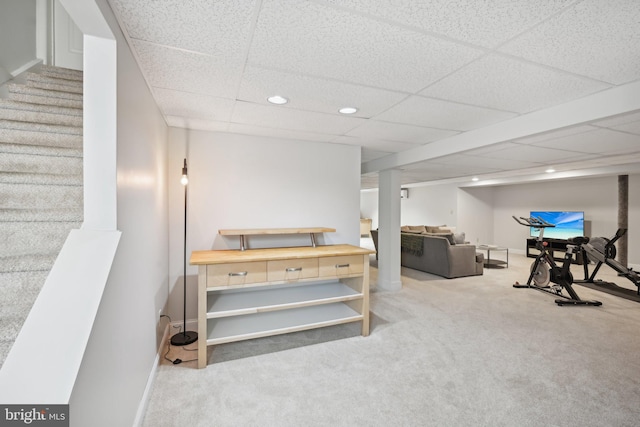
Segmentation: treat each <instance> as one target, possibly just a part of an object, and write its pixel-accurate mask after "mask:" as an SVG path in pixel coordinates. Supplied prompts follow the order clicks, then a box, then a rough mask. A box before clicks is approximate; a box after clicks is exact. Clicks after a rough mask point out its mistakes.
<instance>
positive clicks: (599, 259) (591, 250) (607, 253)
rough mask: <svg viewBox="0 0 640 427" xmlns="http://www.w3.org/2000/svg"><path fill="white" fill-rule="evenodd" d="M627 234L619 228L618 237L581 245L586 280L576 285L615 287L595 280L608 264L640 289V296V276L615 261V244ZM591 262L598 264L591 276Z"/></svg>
mask: <svg viewBox="0 0 640 427" xmlns="http://www.w3.org/2000/svg"><path fill="white" fill-rule="evenodd" d="M626 232H627V229H626V228H619V229H618V231H616V235H615V236H613V237H612V238H611V239H607V238H606V237H594V238H592V239H590V240H589V241H588V242H586V243H583V244H582V245H580V249H581V250H582V259H584V280H576V281H575V283H593V284H596V285H597V284H609V285H615V283H610V282H603V281H602V280H595V277H596V274H598V270H600V267H602V264H607V265H608V266H609V267H611V268H613V269H614V270H615V271H616V272H617V273H618V275H619V276H622V277H625V278H627V279H629V280H630V281H631V282H632V283H633V284H634V285H636V286H637V287H638V292H637V294H638V295H640V274H638V272H636V271H633V270H632V269H631V268H627V267H626V266H624V265H622V264H621V263H619V262H618V261H616V259H615V258H616V247H615V243H616V241H618V239H619V238H621V237H622V236H624V235H625V233H626ZM589 261H594V262H596V263H597V264H596V266H595V268H594V269H593V272H592V273H591V275H589V268H588V265H589Z"/></svg>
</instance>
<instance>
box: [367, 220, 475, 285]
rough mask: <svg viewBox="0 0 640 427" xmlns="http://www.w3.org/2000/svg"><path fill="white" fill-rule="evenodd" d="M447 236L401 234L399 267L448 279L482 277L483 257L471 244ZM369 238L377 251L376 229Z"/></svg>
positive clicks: (440, 234)
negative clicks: (456, 241)
mask: <svg viewBox="0 0 640 427" xmlns="http://www.w3.org/2000/svg"><path fill="white" fill-rule="evenodd" d="M450 234H451V233H448V234H447V233H437V234H436V233H404V232H403V233H401V234H400V240H401V241H400V244H401V253H400V263H401V265H402V266H403V267H408V268H413V269H415V270H420V271H424V272H426V273H431V274H436V275H438V276H442V277H446V278H448V279H453V278H455V277H465V276H477V275H481V274H483V264H484V255H483V254H481V253H476V247H475V246H474V245H470V244H466V243H462V244H456V243H455V241H454V239H453V238H452V236H450ZM371 237H372V239H373V243H374V245H375V248H376V252H377V251H378V230H371ZM376 256H377V255H376Z"/></svg>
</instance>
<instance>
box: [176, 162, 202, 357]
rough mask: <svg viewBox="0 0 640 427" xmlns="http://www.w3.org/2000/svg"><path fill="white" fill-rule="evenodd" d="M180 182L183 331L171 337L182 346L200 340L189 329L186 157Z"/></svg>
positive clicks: (196, 334)
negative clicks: (182, 191) (182, 190)
mask: <svg viewBox="0 0 640 427" xmlns="http://www.w3.org/2000/svg"><path fill="white" fill-rule="evenodd" d="M180 183H181V184H182V185H183V186H184V254H183V258H182V262H183V267H184V271H183V273H184V275H183V276H182V277H183V282H182V286H183V289H182V303H183V307H182V313H183V316H184V317H183V322H184V323H183V324H182V332H178V333H177V334H175V335H174V336H172V337H171V345H175V346H182V345H187V344H191V343H193V342H196V341H197V340H198V333H197V332H193V331H187V184H188V183H189V176H188V175H187V159H184V166H183V167H182V178H180Z"/></svg>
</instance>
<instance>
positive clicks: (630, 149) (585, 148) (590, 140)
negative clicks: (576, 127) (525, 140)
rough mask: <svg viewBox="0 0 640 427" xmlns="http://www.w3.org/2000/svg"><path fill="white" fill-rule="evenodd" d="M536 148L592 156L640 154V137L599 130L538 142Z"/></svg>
mask: <svg viewBox="0 0 640 427" xmlns="http://www.w3.org/2000/svg"><path fill="white" fill-rule="evenodd" d="M535 146H536V147H550V148H558V149H562V150H570V151H574V152H579V153H590V154H603V153H608V154H623V153H634V152H636V153H637V152H640V135H632V134H629V133H625V132H618V131H614V130H609V129H597V130H594V131H593V132H585V133H581V134H579V135H569V136H565V137H562V138H555V139H551V140H549V141H543V142H537V143H536V144H535Z"/></svg>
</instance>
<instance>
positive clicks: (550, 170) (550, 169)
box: [545, 168, 556, 173]
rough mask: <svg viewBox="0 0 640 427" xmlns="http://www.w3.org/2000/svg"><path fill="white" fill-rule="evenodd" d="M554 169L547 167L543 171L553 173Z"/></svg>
mask: <svg viewBox="0 0 640 427" xmlns="http://www.w3.org/2000/svg"><path fill="white" fill-rule="evenodd" d="M555 171H556V170H555V169H554V168H549V169H547V170H546V171H545V172H546V173H554V172H555Z"/></svg>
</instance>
